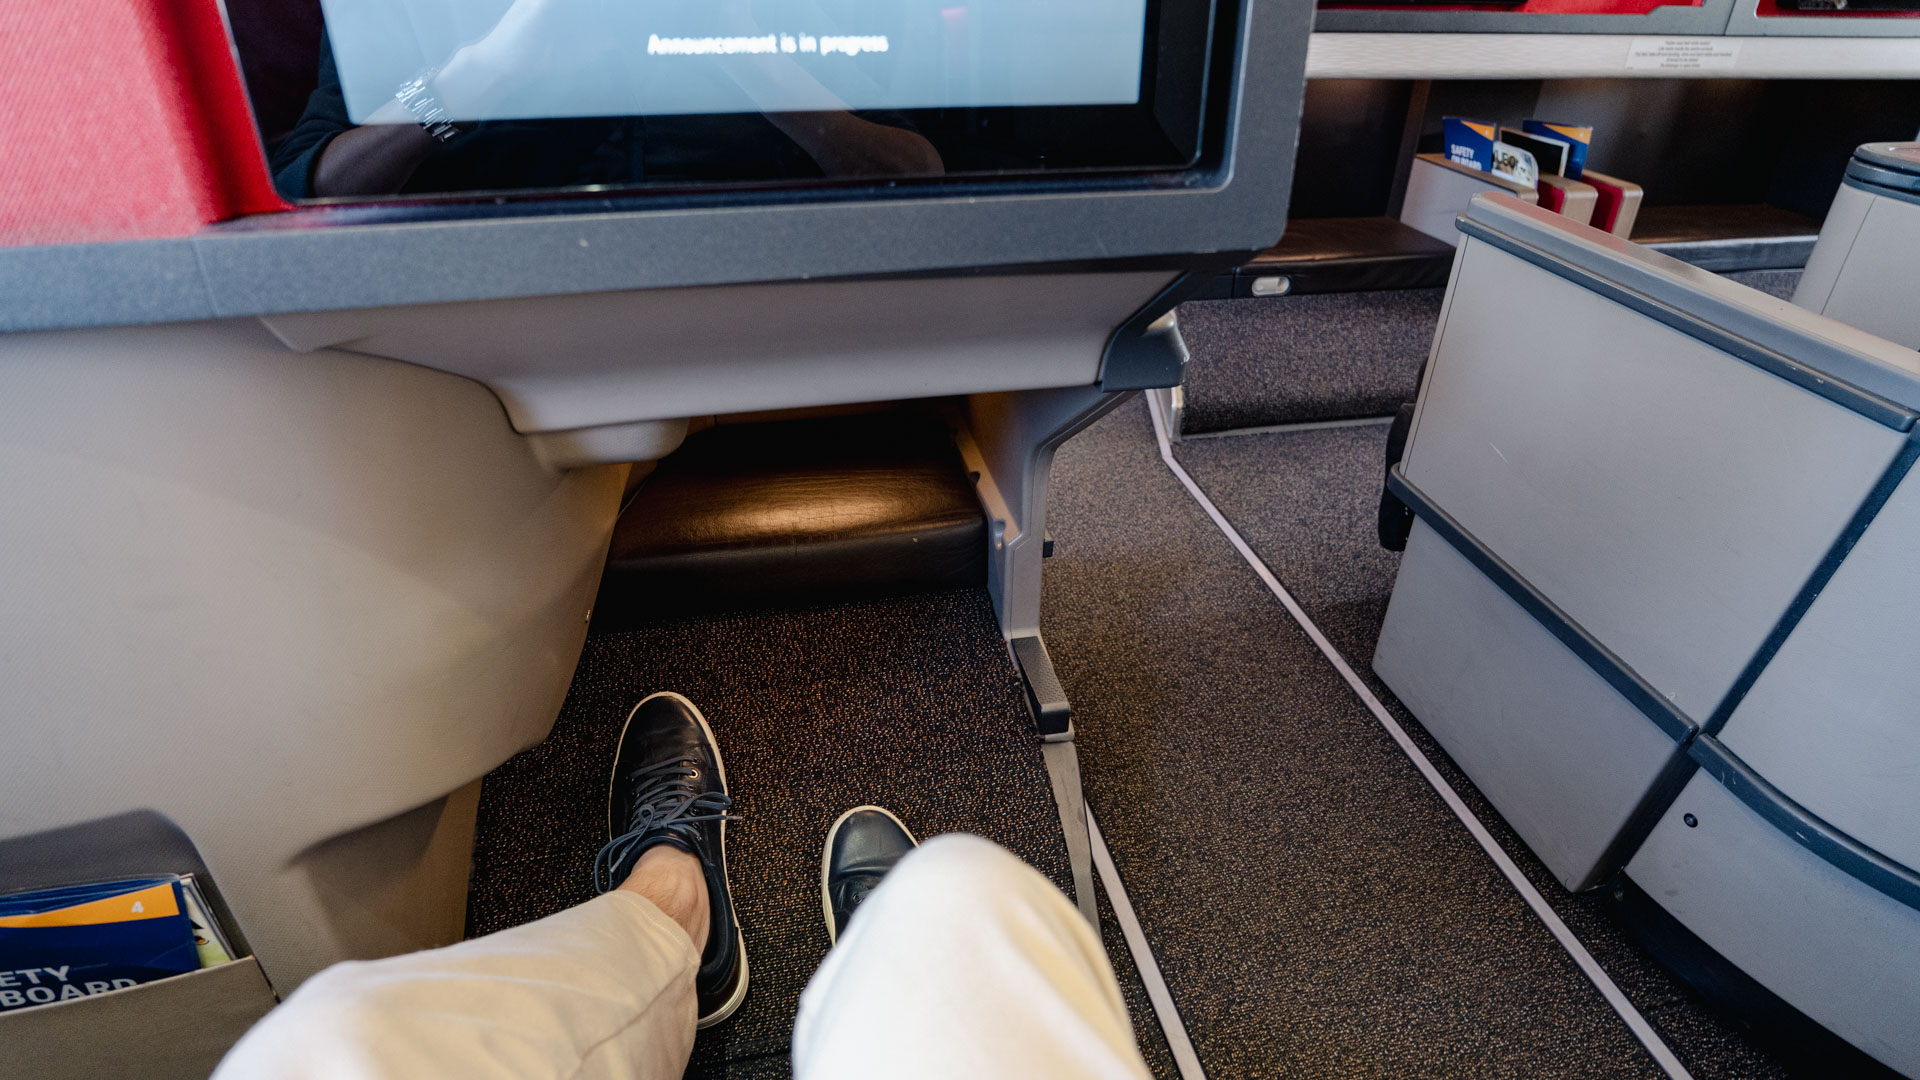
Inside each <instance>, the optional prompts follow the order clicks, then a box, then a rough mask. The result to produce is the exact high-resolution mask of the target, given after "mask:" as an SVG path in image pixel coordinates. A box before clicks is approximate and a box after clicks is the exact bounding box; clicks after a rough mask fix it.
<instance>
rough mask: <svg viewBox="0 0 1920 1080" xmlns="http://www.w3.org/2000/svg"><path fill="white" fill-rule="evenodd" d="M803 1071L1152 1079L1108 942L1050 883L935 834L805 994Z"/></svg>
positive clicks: (1007, 857)
mask: <svg viewBox="0 0 1920 1080" xmlns="http://www.w3.org/2000/svg"><path fill="white" fill-rule="evenodd" d="M793 1072H794V1076H795V1077H796V1078H798V1080H857V1078H863V1077H885V1078H896V1077H905V1076H911V1077H916V1078H930V1080H943V1078H947V1077H953V1078H956V1080H957V1078H960V1077H966V1078H969V1080H973V1078H979V1077H995V1078H1019V1077H1035V1078H1040V1077H1046V1078H1050V1080H1076V1078H1096V1077H1097V1078H1102V1080H1106V1078H1126V1080H1138V1078H1141V1077H1146V1076H1148V1075H1149V1073H1148V1071H1147V1065H1146V1062H1145V1061H1144V1060H1143V1059H1142V1058H1141V1056H1140V1050H1139V1048H1138V1047H1137V1046H1135V1045H1134V1040H1133V1025H1132V1024H1131V1023H1130V1022H1129V1021H1128V1019H1127V1007H1126V1004H1125V1002H1123V1001H1122V1000H1121V998H1120V985H1119V983H1118V982H1117V981H1116V980H1115V979H1114V976H1113V967H1112V965H1111V964H1109V962H1108V960H1107V953H1106V950H1105V949H1104V948H1102V947H1101V944H1100V939H1099V937H1098V936H1097V935H1095V934H1094V932H1093V929H1092V928H1091V927H1089V926H1088V925H1087V923H1086V920H1085V919H1083V918H1081V917H1080V912H1079V910H1078V909H1077V908H1075V907H1074V906H1073V903H1072V902H1071V901H1069V900H1068V899H1067V898H1066V897H1065V896H1063V895H1061V893H1060V890H1059V889H1056V888H1054V887H1053V883H1052V882H1050V881H1048V880H1047V879H1046V878H1044V877H1042V876H1041V875H1040V874H1039V872H1038V871H1036V870H1034V869H1033V868H1032V867H1030V866H1028V865H1026V864H1025V863H1023V862H1021V861H1020V860H1019V859H1017V858H1015V857H1014V856H1013V855H1012V854H1010V853H1008V852H1007V851H1005V850H1004V849H1002V848H1000V847H998V846H996V845H994V844H991V843H989V842H987V841H985V840H982V839H980V838H979V837H977V836H962V835H947V836H940V837H936V838H935V839H933V840H929V841H928V842H927V843H925V844H923V845H921V847H920V848H919V849H918V850H916V851H915V852H913V853H912V854H911V855H909V856H907V857H906V858H905V859H904V860H902V861H901V863H900V865H899V866H897V867H895V868H894V869H893V871H892V872H891V873H889V874H888V875H887V879H886V881H884V882H883V883H882V884H881V886H880V888H878V889H876V890H875V891H874V893H873V895H872V896H870V897H868V898H867V900H866V902H865V903H864V904H862V905H861V907H860V911H859V913H858V914H857V915H856V916H855V918H854V920H853V922H852V924H851V925H850V926H849V927H848V928H847V933H846V934H845V935H844V936H843V937H841V939H840V943H839V945H838V946H837V947H835V948H834V950H833V952H832V953H830V954H828V956H827V959H826V962H825V963H824V964H822V965H821V966H820V970H819V971H818V972H817V973H815V975H814V977H813V981H812V982H811V983H810V984H808V986H807V990H806V993H805V994H804V995H803V996H802V997H801V999H800V1016H799V1019H798V1020H797V1021H796V1022H795V1024H794V1032H793Z"/></svg>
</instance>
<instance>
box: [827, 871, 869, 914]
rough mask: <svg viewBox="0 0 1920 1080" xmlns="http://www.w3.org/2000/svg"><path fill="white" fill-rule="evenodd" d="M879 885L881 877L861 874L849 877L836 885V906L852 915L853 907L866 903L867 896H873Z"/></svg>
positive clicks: (834, 897) (834, 892)
mask: <svg viewBox="0 0 1920 1080" xmlns="http://www.w3.org/2000/svg"><path fill="white" fill-rule="evenodd" d="M879 886H880V879H879V878H876V877H866V876H861V877H851V878H848V879H846V880H845V881H842V882H841V883H840V884H839V885H837V886H835V887H834V890H833V899H834V907H835V908H837V909H839V910H840V911H844V912H846V913H847V914H848V915H852V914H853V909H854V908H857V907H859V906H860V905H861V904H864V903H866V902H867V897H869V896H872V895H873V890H874V889H876V888H879Z"/></svg>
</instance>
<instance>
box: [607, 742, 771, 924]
mask: <svg viewBox="0 0 1920 1080" xmlns="http://www.w3.org/2000/svg"><path fill="white" fill-rule="evenodd" d="M698 779H700V770H699V768H698V767H697V766H695V765H694V763H693V762H691V761H662V762H660V763H658V764H654V765H643V766H641V767H640V768H638V769H635V770H633V771H632V772H630V773H628V774H627V782H628V783H629V784H634V785H637V786H638V787H639V790H638V791H636V792H634V796H633V812H632V814H631V815H629V817H628V819H627V831H626V832H623V833H621V834H620V835H619V836H616V837H614V838H613V839H611V840H609V841H607V842H606V844H605V846H603V847H601V849H600V853H599V854H598V855H595V856H594V857H593V890H594V892H596V893H603V892H606V891H607V890H609V889H612V888H613V887H614V886H616V885H618V884H620V883H619V882H618V881H616V880H614V876H613V875H614V871H616V870H617V869H618V868H619V866H620V864H621V863H623V862H625V861H626V859H627V856H629V855H631V854H633V853H634V851H635V850H636V849H639V848H643V847H646V846H648V845H647V841H648V840H651V839H653V838H655V837H657V836H659V835H660V834H661V833H668V832H670V833H673V834H674V835H676V836H679V837H682V838H684V839H685V840H687V841H688V842H689V843H691V842H693V840H694V838H695V836H696V835H697V832H696V828H695V827H696V826H699V825H702V824H705V823H707V822H710V821H739V820H740V816H739V815H738V814H730V813H728V812H727V811H728V809H729V808H731V807H732V806H733V800H732V799H731V798H729V797H727V796H725V795H722V794H721V793H719V792H717V791H700V790H699V789H697V788H695V787H694V781H696V780H698Z"/></svg>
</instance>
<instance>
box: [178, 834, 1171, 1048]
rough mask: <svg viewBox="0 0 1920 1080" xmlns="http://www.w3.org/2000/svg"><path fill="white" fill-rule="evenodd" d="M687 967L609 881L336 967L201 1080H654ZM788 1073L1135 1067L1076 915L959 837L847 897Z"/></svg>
mask: <svg viewBox="0 0 1920 1080" xmlns="http://www.w3.org/2000/svg"><path fill="white" fill-rule="evenodd" d="M824 932H825V929H824V927H823V928H822V933H824ZM699 963H700V957H699V954H698V953H697V952H695V950H694V947H693V943H692V941H690V940H689V939H688V937H687V934H686V932H685V931H684V930H682V929H680V927H679V926H678V925H676V924H675V923H674V922H673V921H672V920H671V919H668V918H667V917H666V916H665V915H663V914H661V912H660V910H659V909H658V908H656V907H654V906H653V904H651V903H649V902H648V901H647V900H645V899H643V898H641V897H639V896H637V895H635V894H633V893H629V892H623V891H615V892H610V893H607V894H606V895H604V896H600V897H598V898H596V899H593V900H590V901H588V902H587V903H585V904H582V905H580V906H579V907H576V908H572V909H569V910H567V911H563V912H561V913H559V914H557V915H553V916H550V917H548V918H545V919H541V920H540V921H538V922H534V923H528V924H527V925H525V926H519V927H515V928H514V929H511V930H505V931H502V932H500V933H497V934H489V935H487V936H486V937H483V938H475V939H474V940H472V941H465V942H462V943H460V944H458V945H453V946H449V947H447V948H444V949H433V950H429V951H427V952H419V953H412V954H409V955H406V956H396V957H392V958H389V959H386V960H373V961H363V962H352V963H344V964H336V965H334V966H333V967H331V968H328V969H327V970H326V971H324V972H321V973H320V974H319V975H317V976H315V977H314V978H313V979H311V980H309V981H308V982H307V983H306V984H305V985H304V986H302V987H300V989H299V990H298V991H297V992H295V993H294V994H293V995H292V996H291V997H290V998H288V999H287V1001H286V1003H285V1004H283V1005H281V1006H280V1007H278V1008H276V1009H274V1010H273V1011H272V1012H271V1013H269V1014H268V1015H267V1017H266V1018H265V1019H264V1020H262V1021H261V1022H260V1023H259V1024H257V1025H255V1026H254V1028H253V1030H251V1031H249V1032H248V1033H247V1035H246V1037H245V1038H243V1039H241V1040H240V1042H239V1043H238V1044H237V1045H235V1046H234V1048H233V1049H232V1050H231V1051H230V1052H229V1053H228V1054H227V1057H226V1059H225V1060H223V1061H222V1062H221V1063H220V1067H219V1069H218V1070H217V1071H216V1072H215V1073H214V1076H215V1080H252V1078H256V1077H258V1078H268V1077H271V1078H275V1080H300V1078H306V1077H316V1078H319V1077H324V1078H329V1080H331V1078H340V1080H360V1078H366V1080H375V1078H382V1080H384V1078H389V1077H395V1078H398V1077H409V1078H412V1077H461V1078H485V1077H608V1078H612V1077H633V1078H640V1080H670V1078H674V1077H678V1076H680V1075H681V1073H683V1072H684V1071H685V1069H686V1064H687V1056H688V1054H689V1053H691V1051H692V1048H693V1035H694V1013H695V1003H694V973H695V971H696V969H697V968H698V967H699ZM793 1071H794V1074H795V1076H797V1077H799V1078H801V1080H815V1078H836V1080H842V1078H858V1077H887V1078H896V1077H930V1078H945V1077H955V1078H958V1077H995V1078H998V1077H1015V1078H1017V1077H1036V1078H1038V1077H1050V1078H1063V1080H1074V1078H1081V1077H1085V1078H1102V1080H1104V1078H1122V1077H1124V1078H1128V1080H1137V1078H1139V1077H1145V1076H1147V1075H1149V1074H1148V1072H1147V1067H1146V1063H1145V1062H1144V1061H1143V1060H1142V1059H1141V1056H1140V1051H1139V1049H1138V1048H1137V1047H1136V1046H1135V1045H1134V1041H1133V1026H1132V1024H1131V1023H1130V1022H1129V1021H1128V1018H1127V1010H1126V1006H1125V1004H1124V1003H1123V1002H1122V1001H1121V998H1120V988H1119V984H1118V983H1117V982H1116V981H1115V980H1114V976H1113V969H1112V967H1111V965H1110V964H1109V963H1108V961H1107V954H1106V950H1105V949H1103V948H1102V947H1101V944H1100V940H1099V938H1098V937H1097V936H1096V935H1095V934H1094V932H1093V931H1092V929H1091V928H1090V927H1088V926H1087V924H1086V922H1085V920H1083V919H1082V918H1081V917H1080V913H1079V911H1078V910H1076V909H1075V908H1074V906H1073V904H1072V903H1070V902H1069V901H1068V900H1067V898H1066V897H1065V896H1063V895H1061V893H1060V891H1059V890H1058V889H1056V888H1054V887H1053V885H1052V883H1050V882H1048V881H1047V880H1046V879H1045V878H1044V877H1042V876H1041V875H1040V874H1039V873H1038V872H1036V871H1034V870H1033V869H1032V868H1031V867H1029V866H1027V865H1026V864H1025V863H1022V862H1021V861H1020V860H1019V859H1017V858H1015V857H1014V856H1013V855H1011V854H1009V853H1007V852H1006V851H1004V850H1002V849H1001V848H999V847H996V846H995V845H993V844H991V843H989V842H987V841H985V840H982V839H980V838H978V837H973V836H964V835H957V834H956V835H948V836H941V837H937V838H935V839H933V840H930V841H928V842H927V843H926V844H924V845H922V846H921V847H920V848H919V849H918V850H916V851H914V852H913V854H911V855H909V856H908V857H907V858H906V859H905V860H903V861H902V862H901V863H900V865H899V866H898V867H896V868H895V869H894V870H893V872H892V873H890V874H889V875H888V876H887V879H886V881H885V882H884V883H883V884H882V886H881V887H880V888H879V889H877V890H875V892H874V894H873V895H872V896H870V897H868V898H867V900H866V902H865V903H864V904H862V905H861V908H860V912H859V914H858V916H857V917H856V918H855V919H854V921H853V923H852V924H851V925H850V926H849V927H848V929H847V933H846V934H845V935H843V936H842V937H841V939H840V943H839V945H838V946H837V947H836V948H835V949H834V950H833V951H832V952H831V953H830V954H829V955H828V956H827V959H826V961H825V963H823V964H821V966H820V969H819V971H817V972H816V973H815V974H814V977H813V980H812V982H811V983H809V984H808V986H807V989H806V993H805V994H804V995H803V996H802V997H801V999H800V1013H799V1017H798V1019H797V1020H796V1021H795V1023H794V1030H793Z"/></svg>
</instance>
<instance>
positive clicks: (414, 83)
mask: <svg viewBox="0 0 1920 1080" xmlns="http://www.w3.org/2000/svg"><path fill="white" fill-rule="evenodd" d="M439 73H440V69H439V68H431V69H429V70H427V71H423V72H421V73H420V74H418V75H415V76H414V77H413V78H411V79H408V80H407V81H406V82H404V83H401V84H400V89H398V90H396V91H394V94H393V99H394V100H395V101H398V102H399V103H400V107H401V108H403V109H405V110H407V115H408V116H411V117H413V122H414V123H416V124H419V125H420V130H422V131H424V132H426V133H427V134H429V135H431V136H433V137H434V138H435V139H437V140H439V141H440V142H446V141H447V140H449V139H451V138H453V137H454V136H455V135H458V134H460V129H459V128H458V127H455V126H454V123H453V121H452V120H451V119H449V117H448V113H447V110H446V109H445V108H443V107H442V106H441V104H440V99H439V98H436V97H434V96H433V92H432V91H431V90H429V89H428V88H427V84H428V83H430V82H432V81H433V77H434V76H435V75H438V74H439Z"/></svg>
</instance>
